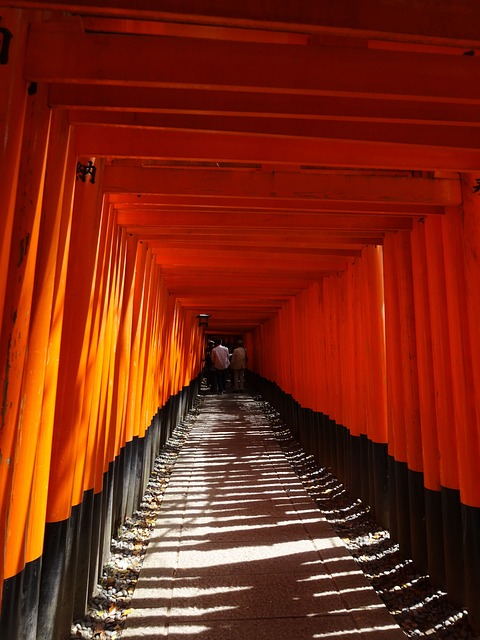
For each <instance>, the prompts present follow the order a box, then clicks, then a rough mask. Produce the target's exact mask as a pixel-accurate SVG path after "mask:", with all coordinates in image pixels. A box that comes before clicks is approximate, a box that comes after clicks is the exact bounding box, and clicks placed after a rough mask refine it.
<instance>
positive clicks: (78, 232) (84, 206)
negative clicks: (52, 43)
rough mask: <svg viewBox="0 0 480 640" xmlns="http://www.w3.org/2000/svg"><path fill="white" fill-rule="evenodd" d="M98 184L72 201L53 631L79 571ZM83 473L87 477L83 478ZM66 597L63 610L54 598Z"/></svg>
mask: <svg viewBox="0 0 480 640" xmlns="http://www.w3.org/2000/svg"><path fill="white" fill-rule="evenodd" d="M98 177H99V176H97V179H98ZM98 199H99V189H98V182H97V184H96V185H95V184H92V183H91V182H90V180H89V179H87V181H86V182H85V183H84V182H82V181H81V180H78V181H77V183H76V189H75V201H74V207H73V214H72V215H73V217H72V229H71V241H70V253H69V260H68V266H67V276H66V286H65V299H64V316H63V328H62V336H61V348H60V355H59V365H58V380H59V383H58V390H57V401H56V406H55V416H54V424H55V427H54V432H53V444H52V458H51V467H50V479H49V484H50V490H49V496H48V503H47V529H46V540H45V551H44V557H43V570H42V584H41V598H43V599H41V608H40V610H41V617H40V618H39V625H40V628H42V629H43V630H44V633H45V634H46V635H48V634H49V633H50V634H51V637H55V636H56V634H57V633H61V630H62V629H65V628H67V624H69V620H71V614H72V610H73V600H74V593H75V576H76V561H77V555H76V551H77V549H76V544H77V539H76V535H77V533H78V529H79V527H80V523H81V510H80V508H79V507H78V506H77V508H75V509H72V507H73V506H74V503H75V499H74V495H75V492H74V487H78V484H79V478H78V475H79V474H83V469H84V464H85V461H84V458H83V456H85V453H84V452H83V451H82V452H81V454H80V456H81V457H79V451H78V442H79V438H80V437H81V434H80V430H81V416H82V399H83V390H84V382H85V378H84V374H85V363H86V352H87V345H88V340H89V339H90V322H91V313H92V310H91V308H90V293H91V291H90V287H91V281H92V278H93V273H94V269H95V259H96V248H97V238H98V220H99V218H100V216H99V206H100V202H99V200H98ZM82 479H83V478H82ZM60 594H62V596H61V597H60ZM60 599H63V601H64V604H65V606H64V607H63V608H62V609H61V610H59V609H58V607H57V606H56V602H57V601H58V600H60Z"/></svg>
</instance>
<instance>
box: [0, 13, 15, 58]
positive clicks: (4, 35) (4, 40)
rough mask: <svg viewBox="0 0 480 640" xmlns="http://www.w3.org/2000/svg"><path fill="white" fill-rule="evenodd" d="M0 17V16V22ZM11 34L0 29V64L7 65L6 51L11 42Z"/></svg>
mask: <svg viewBox="0 0 480 640" xmlns="http://www.w3.org/2000/svg"><path fill="white" fill-rule="evenodd" d="M1 20H2V16H0V21H1ZM12 38H13V33H12V32H11V31H10V30H9V29H6V28H5V27H0V64H7V63H8V51H9V49H10V42H11V41H12Z"/></svg>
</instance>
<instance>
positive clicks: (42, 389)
mask: <svg viewBox="0 0 480 640" xmlns="http://www.w3.org/2000/svg"><path fill="white" fill-rule="evenodd" d="M27 113H28V116H27V119H26V124H25V130H24V131H25V142H24V147H23V149H22V158H23V159H22V168H21V171H20V176H21V179H22V181H24V183H25V188H24V190H22V192H21V193H19V197H18V201H17V209H16V217H15V223H16V228H17V229H18V230H17V231H16V232H15V233H14V237H15V235H16V234H19V236H18V241H15V245H16V246H17V248H18V247H20V248H21V247H22V246H23V253H22V254H21V255H22V259H21V260H20V261H18V255H17V262H16V265H13V263H12V266H14V269H16V271H17V272H16V274H15V278H14V281H15V282H17V283H19V284H20V285H21V289H20V297H17V296H16V293H15V286H12V287H10V288H9V300H10V301H14V300H16V302H15V303H14V304H16V306H17V309H18V311H19V315H18V313H17V316H18V318H19V323H18V325H17V324H16V322H15V323H14V325H12V334H11V336H13V335H14V333H15V332H17V331H18V330H20V331H21V335H23V343H24V345H25V348H26V349H27V351H26V353H25V354H24V352H23V348H20V350H19V352H17V355H20V354H22V355H21V360H22V362H20V360H17V362H16V365H15V366H16V368H17V374H16V376H14V377H13V378H12V380H13V379H16V384H15V385H13V386H12V388H10V392H14V388H15V387H17V388H18V390H19V393H20V395H19V396H17V400H14V397H13V396H10V401H9V403H8V404H9V407H10V410H11V411H10V417H9V419H10V418H12V419H13V422H12V427H13V428H14V430H15V432H16V435H17V438H16V440H15V441H14V442H15V448H14V452H12V458H11V462H12V464H11V469H12V470H13V474H12V482H11V484H9V490H10V491H11V494H10V504H11V506H10V508H9V509H8V536H7V540H6V545H5V547H6V549H7V554H6V558H7V565H6V567H5V569H6V574H5V575H6V577H7V578H8V579H9V580H8V581H7V583H6V591H5V593H4V600H3V606H2V610H3V615H2V627H3V624H4V623H5V624H7V625H9V624H15V625H17V628H16V629H13V628H10V627H8V628H7V629H6V630H5V629H3V628H2V633H3V632H4V631H5V633H6V636H7V637H15V634H19V637H20V636H21V637H31V636H32V634H36V625H37V618H36V616H37V611H38V594H39V586H40V566H41V561H42V559H41V556H42V551H43V541H44V525H45V511H46V497H47V488H48V475H49V463H50V450H51V438H52V409H53V403H54V398H55V387H56V363H57V359H56V358H57V354H58V351H57V348H58V339H59V326H61V306H59V300H60V301H61V302H62V303H63V293H64V292H63V286H64V282H63V280H62V275H61V273H62V267H63V264H64V257H65V252H66V251H67V248H66V247H67V244H68V232H69V213H70V203H69V193H71V188H72V186H73V181H74V175H75V172H74V169H75V164H74V156H73V154H72V152H71V147H70V142H69V125H68V123H67V122H66V119H65V118H64V117H63V116H61V115H60V114H55V117H54V118H52V120H51V118H50V111H49V110H48V108H47V107H46V96H45V94H44V92H43V91H42V90H40V91H39V92H38V93H37V94H36V95H34V96H32V98H31V99H30V105H29V109H28V112H27ZM50 121H51V122H50ZM47 150H48V156H47ZM69 170H70V175H69ZM24 173H25V175H23V177H22V174H24ZM45 175H46V176H47V179H46V180H45ZM68 178H70V180H69V179H68ZM17 225H18V227H17ZM22 239H23V240H24V242H22ZM25 240H28V241H27V242H25ZM12 258H13V252H12ZM12 296H13V297H12ZM9 304H11V302H10V303H9ZM13 317H14V316H12V318H13ZM18 346H19V347H20V344H19V345H18ZM19 385H20V386H19ZM14 395H16V392H14ZM19 402H20V406H21V410H20V411H19V410H18V407H19V404H18V403H19ZM2 448H3V446H2ZM17 589H18V590H21V593H22V597H21V598H20V597H18V593H17ZM12 602H14V603H15V607H17V611H16V612H15V615H9V608H10V604H9V603H12ZM10 613H11V612H10Z"/></svg>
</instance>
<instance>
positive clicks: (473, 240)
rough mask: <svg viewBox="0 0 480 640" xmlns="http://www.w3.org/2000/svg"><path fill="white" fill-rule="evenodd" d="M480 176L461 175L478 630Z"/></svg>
mask: <svg viewBox="0 0 480 640" xmlns="http://www.w3.org/2000/svg"><path fill="white" fill-rule="evenodd" d="M477 178H478V176H470V175H466V176H462V196H463V221H462V222H463V255H464V268H465V305H464V307H463V309H462V312H463V314H464V321H465V323H466V325H465V329H466V330H467V331H468V337H469V353H468V354H467V357H469V358H470V363H471V373H472V386H471V388H470V389H469V393H470V396H471V398H472V400H473V408H474V416H475V418H474V419H473V420H472V421H471V422H470V423H468V424H465V425H464V430H463V434H464V437H463V442H462V444H461V448H460V450H459V452H460V455H461V456H462V463H463V459H464V458H465V457H468V458H469V463H468V466H467V467H466V469H468V472H467V473H466V474H462V475H461V478H460V479H461V482H462V485H461V486H462V488H463V489H464V490H462V492H461V498H462V520H463V553H464V557H465V602H466V604H467V607H468V611H469V617H470V619H471V621H472V624H473V625H474V626H475V628H480V602H479V599H478V593H480V549H479V545H478V540H479V539H480V487H479V482H478V469H479V467H480V464H479V462H478V460H479V455H480V454H479V452H480V332H479V331H478V322H479V318H480V296H479V295H478V291H479V289H480V264H479V260H478V256H479V254H480V198H479V196H478V194H477V193H476V192H474V190H473V189H474V187H475V188H476V187H477V183H476V179H477Z"/></svg>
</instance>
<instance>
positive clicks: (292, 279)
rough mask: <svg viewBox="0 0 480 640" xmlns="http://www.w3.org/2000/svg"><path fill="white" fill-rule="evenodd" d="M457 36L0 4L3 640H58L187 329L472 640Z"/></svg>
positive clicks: (183, 395)
mask: <svg viewBox="0 0 480 640" xmlns="http://www.w3.org/2000/svg"><path fill="white" fill-rule="evenodd" d="M227 5H228V8H227ZM313 5H314V6H313ZM479 23H480V3H478V0H456V1H455V2H454V3H446V2H444V1H443V0H432V1H430V2H425V3H422V2H411V1H410V2H409V1H407V0H368V1H367V0H344V2H339V3H330V2H318V3H311V2H308V1H307V0H296V1H295V2H286V1H285V2H283V1H281V0H278V1H276V2H258V1H257V0H231V1H229V2H228V3H226V2H218V1H215V0H205V1H201V0H182V2H177V1H176V0H163V1H162V2H154V1H152V0H135V1H134V0H108V1H104V2H101V1H100V0H83V1H82V2H74V1H73V0H70V2H68V1H61V0H51V1H50V0H43V1H41V2H40V0H38V1H33V0H31V1H27V0H25V1H18V2H2V3H0V127H1V139H0V140H1V166H0V215H1V229H0V234H1V235H0V241H1V247H0V263H1V271H0V317H1V319H2V332H1V341H0V376H1V381H0V383H1V384H0V389H1V412H0V478H1V482H0V497H1V510H0V536H1V542H2V548H3V552H2V555H1V577H2V614H1V623H0V636H1V637H2V638H5V639H7V638H8V640H17V639H21V640H30V639H33V638H41V639H44V640H56V639H57V638H58V639H62V638H65V637H67V636H68V634H69V629H70V623H71V621H72V619H75V617H76V616H81V615H82V614H83V612H84V611H85V608H86V602H87V599H88V597H89V595H90V594H91V593H92V592H93V591H94V590H95V587H96V584H97V579H98V577H99V574H100V573H101V569H102V567H103V564H104V562H105V561H106V559H107V558H108V554H109V541H110V539H111V537H112V535H113V534H114V533H115V532H116V531H117V529H118V527H119V525H120V524H121V523H122V522H123V521H124V519H125V518H126V517H127V516H129V515H130V514H132V512H133V511H134V510H135V509H136V508H137V507H138V505H139V502H140V499H141V495H142V493H143V490H144V489H145V487H146V483H147V481H148V477H149V474H150V472H151V470H152V467H153V461H154V459H155V456H156V455H157V453H158V452H159V450H160V449H161V447H162V446H163V444H164V443H165V442H166V440H167V439H168V438H169V436H170V434H171V432H172V430H173V429H174V428H175V426H176V425H177V424H178V423H179V422H180V421H181V420H182V418H183V417H184V416H185V415H186V413H187V412H188V411H189V409H190V408H191V407H192V406H193V403H194V401H195V399H196V397H197V395H198V393H199V389H200V382H201V377H202V373H201V372H202V358H203V354H204V348H205V343H206V339H207V338H208V337H210V336H215V337H223V338H225V339H226V340H230V339H233V338H238V337H243V339H244V341H245V344H246V347H247V350H248V352H249V363H248V365H249V369H250V374H249V375H250V380H251V381H252V384H253V385H254V388H255V389H256V393H260V394H261V395H262V396H263V397H264V398H265V399H266V400H267V401H268V402H269V403H271V404H272V405H273V407H275V408H276V410H277V411H278V412H279V413H280V415H281V416H282V418H283V419H284V420H285V422H286V424H288V425H289V427H290V428H291V429H292V431H293V432H294V434H295V436H296V438H297V439H298V440H299V441H300V443H301V444H302V446H303V447H304V448H305V450H306V451H307V453H309V454H311V455H313V456H314V457H315V459H316V461H317V462H318V464H319V465H322V466H327V467H330V468H331V469H332V471H333V472H334V474H335V475H337V476H338V478H339V479H340V480H341V481H342V482H343V483H344V484H345V486H346V488H347V489H348V491H349V492H350V493H351V494H352V495H354V496H357V497H359V498H361V499H362V501H364V502H365V504H368V505H370V507H371V510H372V513H373V514H374V516H375V518H376V519H377V520H378V521H379V522H380V523H382V524H384V525H385V526H386V527H388V529H389V530H390V532H391V535H392V537H393V539H394V540H397V541H398V543H399V544H400V549H401V551H402V553H403V555H404V557H409V558H412V559H413V561H414V563H415V565H416V566H417V567H418V568H419V570H421V571H427V572H428V573H429V575H430V578H431V580H432V582H433V583H434V584H435V585H438V586H439V587H440V588H442V589H445V590H446V591H447V593H448V596H449V598H450V599H451V600H452V601H453V602H454V603H457V604H458V605H460V606H462V607H466V608H467V609H468V611H469V618H470V622H471V623H472V625H473V626H474V627H475V628H476V629H479V628H480V598H479V593H480V488H479V484H480V483H479V469H480V445H479V423H480V332H479V325H480V261H479V260H480V197H479V189H480V186H479V185H480V55H479V56H476V55H475V53H476V50H477V48H478V51H479V52H480V41H479V35H478V34H479V32H478V24H479ZM201 314H206V315H208V316H209V318H208V322H209V324H208V327H205V326H204V325H201V326H200V324H199V318H198V316H199V315H201Z"/></svg>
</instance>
